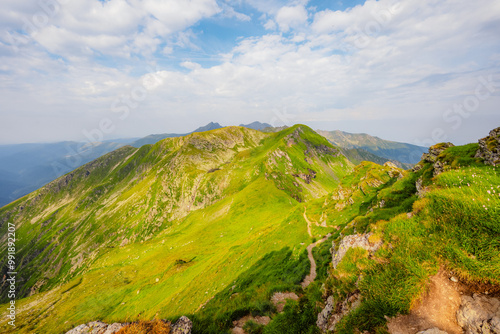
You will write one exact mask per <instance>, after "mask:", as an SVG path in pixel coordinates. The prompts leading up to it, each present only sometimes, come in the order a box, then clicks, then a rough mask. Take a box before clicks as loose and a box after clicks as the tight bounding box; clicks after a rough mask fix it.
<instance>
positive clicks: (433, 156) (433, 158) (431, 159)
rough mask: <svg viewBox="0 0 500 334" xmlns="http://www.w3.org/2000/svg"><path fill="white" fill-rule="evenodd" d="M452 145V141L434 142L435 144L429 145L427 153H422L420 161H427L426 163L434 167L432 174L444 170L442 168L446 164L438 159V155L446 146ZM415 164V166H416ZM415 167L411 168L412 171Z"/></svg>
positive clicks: (435, 174)
mask: <svg viewBox="0 0 500 334" xmlns="http://www.w3.org/2000/svg"><path fill="white" fill-rule="evenodd" d="M453 146H455V145H453V144H452V143H439V144H436V145H433V146H431V147H429V153H424V154H422V161H423V162H427V163H431V164H432V166H433V167H434V176H437V175H439V174H441V173H442V172H443V171H444V168H445V166H446V165H445V164H444V163H443V162H442V161H440V160H439V159H438V157H439V155H440V154H441V153H442V152H443V151H444V150H446V149H447V148H450V147H453ZM419 165H420V164H419ZM417 166H418V165H417ZM417 166H415V167H417ZM420 166H421V165H420ZM415 167H414V168H413V170H414V171H416V170H415ZM420 168H421V167H420ZM420 168H418V169H420ZM418 169H417V170H418Z"/></svg>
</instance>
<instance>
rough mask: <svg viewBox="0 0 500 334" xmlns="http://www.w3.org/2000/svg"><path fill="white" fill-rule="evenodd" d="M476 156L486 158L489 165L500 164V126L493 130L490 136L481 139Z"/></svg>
mask: <svg viewBox="0 0 500 334" xmlns="http://www.w3.org/2000/svg"><path fill="white" fill-rule="evenodd" d="M476 158H482V159H484V163H485V164H487V165H492V166H498V165H500V128H496V129H493V130H491V131H490V134H489V136H488V137H485V138H483V139H479V149H478V150H477V153H476Z"/></svg>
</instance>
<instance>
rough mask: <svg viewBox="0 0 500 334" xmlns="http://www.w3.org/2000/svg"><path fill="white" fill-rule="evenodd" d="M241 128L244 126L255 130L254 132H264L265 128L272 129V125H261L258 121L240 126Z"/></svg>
mask: <svg viewBox="0 0 500 334" xmlns="http://www.w3.org/2000/svg"><path fill="white" fill-rule="evenodd" d="M240 126H243V127H245V128H249V129H253V130H259V131H260V130H264V129H265V128H271V127H272V125H271V124H268V123H261V122H258V121H255V122H252V123H249V124H240Z"/></svg>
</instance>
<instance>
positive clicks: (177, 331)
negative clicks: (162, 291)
mask: <svg viewBox="0 0 500 334" xmlns="http://www.w3.org/2000/svg"><path fill="white" fill-rule="evenodd" d="M192 329H193V323H192V322H191V320H189V318H188V317H185V316H182V317H180V318H179V320H177V321H176V322H175V324H174V325H173V326H172V331H171V332H170V333H171V334H191V331H192Z"/></svg>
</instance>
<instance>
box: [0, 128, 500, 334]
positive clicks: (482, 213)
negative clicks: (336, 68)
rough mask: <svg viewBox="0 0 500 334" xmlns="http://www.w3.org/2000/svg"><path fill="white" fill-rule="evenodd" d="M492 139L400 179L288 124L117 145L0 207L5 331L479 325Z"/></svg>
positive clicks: (382, 329) (493, 241)
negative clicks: (188, 323) (178, 325)
mask: <svg viewBox="0 0 500 334" xmlns="http://www.w3.org/2000/svg"><path fill="white" fill-rule="evenodd" d="M499 148H500V128H499V129H497V130H495V131H492V132H491V133H490V135H489V136H488V137H486V138H484V139H482V140H480V141H479V144H469V145H465V146H456V147H455V146H453V145H452V144H450V143H443V144H438V145H435V146H433V147H431V148H430V149H429V151H428V153H426V154H424V155H423V156H422V160H421V161H420V162H419V163H418V164H417V165H416V166H415V167H414V168H413V169H412V170H409V171H403V170H401V169H399V168H396V167H395V166H394V165H393V164H389V163H386V164H385V165H378V164H375V163H372V162H362V163H360V164H359V165H357V166H353V165H352V164H351V163H350V162H349V161H348V160H347V159H346V158H345V157H344V156H343V155H342V154H340V151H339V149H337V148H335V147H333V146H332V145H331V144H329V143H328V142H327V141H326V140H325V139H324V138H323V137H321V136H319V135H318V134H316V133H315V132H314V131H312V130H311V129H309V128H308V127H306V126H302V125H297V126H294V127H291V128H288V129H285V130H283V131H280V132H276V133H263V132H260V131H254V130H251V129H246V128H242V127H226V128H223V129H218V130H213V131H208V132H203V133H195V134H192V135H189V136H186V137H180V138H169V139H165V140H163V141H161V142H159V143H157V144H155V145H152V146H145V147H142V148H141V149H135V148H132V147H124V148H121V149H119V150H117V151H115V152H112V153H110V154H108V155H106V156H104V157H101V158H100V159H98V160H96V161H94V162H92V163H90V164H88V165H85V166H83V167H81V168H79V169H77V170H75V171H74V172H72V173H70V174H68V175H66V176H64V177H62V178H60V179H58V180H56V181H54V182H52V183H51V184H49V185H47V186H46V187H44V188H42V189H40V190H38V191H36V192H34V193H32V194H30V195H28V196H26V197H24V198H22V199H20V200H18V201H16V202H15V203H12V204H10V205H8V206H7V207H5V208H2V209H1V210H0V223H1V228H2V231H5V229H6V225H7V224H6V223H7V222H10V223H14V224H16V226H17V233H18V238H19V240H18V249H19V252H18V253H19V255H18V257H19V260H18V267H17V268H16V270H17V271H18V272H19V276H18V278H20V279H19V290H20V291H19V293H20V295H22V296H24V297H25V298H23V299H21V300H19V301H18V302H17V307H18V312H19V322H18V328H17V331H16V333H17V332H19V333H31V332H35V331H36V332H43V333H60V332H63V331H66V330H69V329H71V328H73V327H75V326H76V325H79V324H83V323H87V322H89V321H93V320H102V321H105V322H107V323H112V322H127V321H134V320H152V319H154V318H161V319H168V320H171V321H172V322H173V321H175V320H176V319H178V318H179V317H180V316H181V315H187V316H188V317H189V318H190V319H192V321H193V333H207V334H208V333H213V334H215V333H229V332H230V331H231V330H232V331H233V333H235V332H236V333H237V332H239V333H241V331H244V332H246V333H264V334H277V333H280V334H283V333H290V334H292V333H327V332H328V331H329V332H330V333H345V334H348V333H363V332H368V333H392V334H395V333H401V332H403V333H417V332H419V331H422V332H424V331H427V330H431V331H428V332H425V333H427V334H429V333H442V332H436V331H437V330H442V331H445V333H461V332H462V328H465V329H467V328H480V330H482V329H481V328H483V327H484V326H487V327H484V328H491V329H492V331H490V332H492V333H494V332H495V331H496V327H495V326H496V320H495V316H496V314H497V311H498V312H500V309H499V310H496V309H495V308H494V307H493V306H492V307H493V308H491V307H490V308H489V309H488V308H487V307H489V306H486V305H497V304H495V303H497V302H496V299H495V298H497V297H500V281H499V279H498V277H500V262H499V259H500V244H499V243H498V240H500V225H499V221H500V197H499V196H498V195H499V191H500V174H499V172H498V167H497V166H495V165H498V164H500V155H499V152H500V149H499ZM3 235H5V232H4V234H3ZM1 242H2V243H1V245H2V248H1V249H2V251H4V250H5V237H4V238H3V239H2V241H1ZM5 267H6V266H5V265H4V264H3V265H2V268H5ZM2 289H6V285H5V284H4V285H2ZM4 291H5V290H4ZM4 291H2V292H4ZM30 294H31V296H29V295H30ZM2 296H5V293H2ZM448 297H450V298H448ZM3 301H4V302H6V301H7V300H3ZM498 305H500V301H498ZM1 307H2V309H3V310H5V309H6V306H5V305H3V306H1ZM3 312H5V311H3ZM435 314H440V315H442V316H440V317H438V318H436V317H434V315H435ZM457 314H460V317H457ZM472 314H479V316H477V317H475V318H474V317H472ZM499 316H500V315H499ZM2 319H5V314H2ZM478 326H479V327H478ZM434 328H436V329H435V330H434ZM0 331H2V332H9V327H8V326H7V324H6V321H5V320H0ZM11 332H12V331H11ZM471 333H476V332H474V331H471ZM477 333H484V331H482V332H481V331H477Z"/></svg>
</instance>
